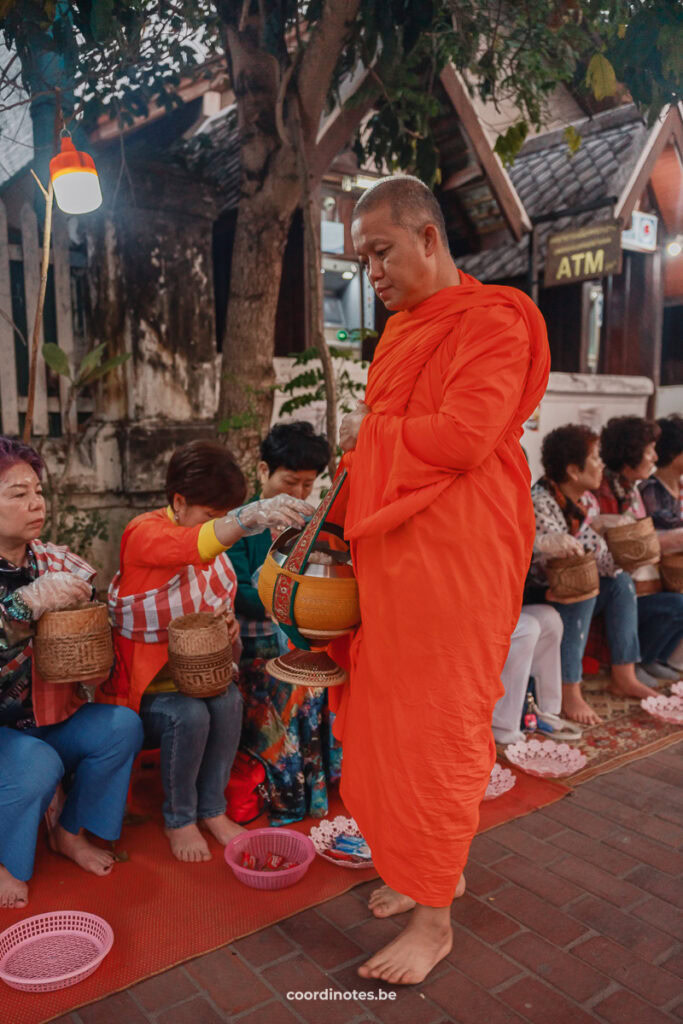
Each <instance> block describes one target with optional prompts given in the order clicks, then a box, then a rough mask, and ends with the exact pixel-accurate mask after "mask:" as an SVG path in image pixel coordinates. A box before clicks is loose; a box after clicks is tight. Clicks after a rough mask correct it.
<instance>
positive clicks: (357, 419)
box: [339, 402, 371, 452]
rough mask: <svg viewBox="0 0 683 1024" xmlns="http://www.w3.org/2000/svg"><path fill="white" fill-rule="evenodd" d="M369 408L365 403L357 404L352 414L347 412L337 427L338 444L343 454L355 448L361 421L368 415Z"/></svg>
mask: <svg viewBox="0 0 683 1024" xmlns="http://www.w3.org/2000/svg"><path fill="white" fill-rule="evenodd" d="M370 412H371V410H370V408H369V407H368V406H367V405H366V404H365V402H359V403H358V405H357V406H356V408H355V409H354V410H353V412H347V414H346V416H345V417H344V419H343V420H342V421H341V424H340V427H339V444H340V445H341V447H342V449H343V450H344V451H345V452H350V451H352V449H354V448H355V447H356V441H357V440H358V434H359V433H360V428H361V426H362V425H363V420H364V419H365V417H366V416H368V415H369V414H370Z"/></svg>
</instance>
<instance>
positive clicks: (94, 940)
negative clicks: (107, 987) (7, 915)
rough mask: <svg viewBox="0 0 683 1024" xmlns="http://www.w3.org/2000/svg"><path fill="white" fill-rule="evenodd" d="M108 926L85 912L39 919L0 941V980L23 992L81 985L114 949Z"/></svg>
mask: <svg viewBox="0 0 683 1024" xmlns="http://www.w3.org/2000/svg"><path fill="white" fill-rule="evenodd" d="M113 941H114V933H113V931H112V930H111V927H110V926H109V925H108V924H107V922H106V921H103V920H102V918H101V917H97V916H96V915H95V914H85V913H83V911H81V910H58V911H53V912H51V913H49V914H36V915H34V916H33V917H26V918H24V920H23V921H17V923H16V924H13V925H11V927H9V928H7V929H6V930H5V931H4V932H3V933H2V935H0V978H1V979H2V980H3V981H4V982H5V984H6V985H10V986H11V987H12V988H18V989H19V990H20V991H21V992H54V991H55V990H56V989H59V988H68V987H69V985H75V984H76V983H77V982H79V981H83V979H84V978H87V977H88V975H89V974H92V973H93V971H94V970H96V969H97V968H98V967H99V966H100V964H101V963H102V961H103V960H104V958H105V956H106V955H107V953H108V952H109V950H110V949H111V947H112V943H113Z"/></svg>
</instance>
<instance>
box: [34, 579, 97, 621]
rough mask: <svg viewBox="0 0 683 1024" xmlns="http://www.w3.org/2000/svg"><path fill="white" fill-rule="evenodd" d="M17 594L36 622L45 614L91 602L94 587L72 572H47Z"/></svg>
mask: <svg viewBox="0 0 683 1024" xmlns="http://www.w3.org/2000/svg"><path fill="white" fill-rule="evenodd" d="M17 593H18V594H19V595H20V596H21V599H22V601H23V602H24V604H25V605H27V606H28V607H29V608H30V609H31V611H32V613H33V618H34V620H35V619H39V618H40V616H41V615H42V614H43V613H44V612H58V611H62V610H64V609H65V608H73V607H74V606H75V605H77V604H81V603H82V602H83V601H89V600H90V595H91V594H92V587H91V585H90V584H89V583H88V582H87V580H82V579H81V578H80V576H74V575H73V573H71V572H46V573H45V574H44V575H43V576H39V577H38V579H37V580H34V581H33V583H27V584H26V586H25V587H20V588H19V590H18V591H17Z"/></svg>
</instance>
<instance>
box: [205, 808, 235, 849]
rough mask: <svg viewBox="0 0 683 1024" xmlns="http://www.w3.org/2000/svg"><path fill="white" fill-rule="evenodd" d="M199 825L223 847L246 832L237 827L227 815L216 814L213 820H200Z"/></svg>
mask: <svg viewBox="0 0 683 1024" xmlns="http://www.w3.org/2000/svg"><path fill="white" fill-rule="evenodd" d="M200 824H201V825H203V826H204V828H205V829H208V831H209V832H210V833H211V835H212V836H213V837H214V839H217V840H218V842H219V843H221V844H222V845H223V846H227V845H228V843H229V842H230V840H231V839H234V838H235V836H238V835H240V833H242V832H246V829H244V828H242V826H241V825H238V824H237V822H236V821H232V820H231V819H230V818H228V816H227V814H217V815H216V817H215V818H201V819H200Z"/></svg>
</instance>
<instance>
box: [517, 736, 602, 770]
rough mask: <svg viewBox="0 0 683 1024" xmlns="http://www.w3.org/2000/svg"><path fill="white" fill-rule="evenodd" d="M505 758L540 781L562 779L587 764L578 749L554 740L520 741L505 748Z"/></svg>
mask: <svg viewBox="0 0 683 1024" xmlns="http://www.w3.org/2000/svg"><path fill="white" fill-rule="evenodd" d="M505 756H506V758H507V759H508V761H509V762H510V763H511V764H514V765H516V766H517V767H518V768H521V769H522V771H523V772H526V773H527V775H535V776H537V777H538V778H540V779H561V778H564V777H565V776H566V775H573V774H574V772H578V771H579V770H580V769H581V768H583V766H584V765H585V763H586V755H585V754H582V753H581V751H580V750H579V748H578V747H570V746H569V744H568V743H555V741H554V740H544V741H543V742H541V741H540V740H527V741H526V742H525V741H524V740H520V742H519V743H510V745H509V746H507V747H506V748H505Z"/></svg>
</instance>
